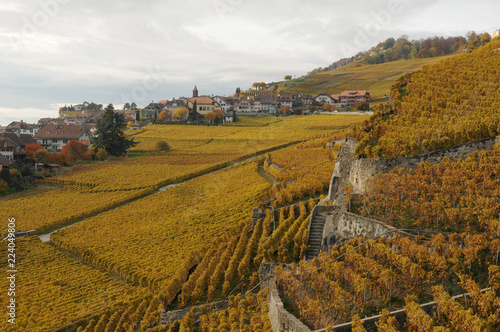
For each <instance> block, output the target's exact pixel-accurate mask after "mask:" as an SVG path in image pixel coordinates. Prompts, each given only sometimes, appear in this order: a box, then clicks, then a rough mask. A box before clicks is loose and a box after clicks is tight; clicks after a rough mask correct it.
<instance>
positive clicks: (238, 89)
mask: <svg viewBox="0 0 500 332" xmlns="http://www.w3.org/2000/svg"><path fill="white" fill-rule="evenodd" d="M240 93H241V89H240V88H239V87H237V88H236V92H235V94H237V95H238V96H239V95H240Z"/></svg>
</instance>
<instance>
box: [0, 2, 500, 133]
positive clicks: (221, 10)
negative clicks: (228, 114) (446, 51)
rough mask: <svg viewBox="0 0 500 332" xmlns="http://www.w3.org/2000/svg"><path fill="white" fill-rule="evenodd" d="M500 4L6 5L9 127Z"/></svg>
mask: <svg viewBox="0 0 500 332" xmlns="http://www.w3.org/2000/svg"><path fill="white" fill-rule="evenodd" d="M498 13H500V1H498V0H491V1H489V0H487V1H481V0H478V1H462V0H454V1H451V0H413V1H410V0H372V1H367V0H365V1H359V0H309V1H304V0H266V1H264V0H252V1H248V0H247V1H243V0H208V1H201V0H198V1H195V0H183V1H178V0H176V1H173V0H141V1H139V0H105V1H104V0H22V1H19V0H1V2H0V22H1V23H0V125H6V124H8V123H10V122H11V121H14V120H16V121H19V120H21V119H23V120H24V121H28V122H36V121H37V120H38V119H39V118H40V117H47V116H51V117H55V116H57V108H58V105H64V104H65V103H66V104H68V105H70V104H78V103H81V102H83V101H89V102H90V101H94V102H97V103H102V104H108V103H113V104H117V105H118V104H123V103H125V102H132V101H134V102H136V103H137V104H138V105H139V106H144V105H147V104H148V103H149V102H150V101H152V100H155V101H158V100H161V99H171V98H172V97H180V96H186V97H188V96H191V94H192V89H193V86H194V85H195V84H196V85H197V86H198V89H199V91H200V94H210V95H211V94H218V95H231V94H233V93H234V91H235V89H236V87H241V88H242V89H247V88H248V87H250V86H251V85H252V83H253V82H257V81H259V82H260V81H266V82H271V81H277V80H281V79H283V76H284V75H287V74H290V75H296V76H300V75H303V74H306V73H307V72H308V71H310V70H312V69H314V68H317V67H324V66H327V65H329V64H330V63H332V62H334V61H336V60H338V59H339V58H342V57H348V56H352V55H354V54H355V53H357V52H358V51H362V50H366V49H368V48H370V47H371V46H374V45H376V44H377V43H378V42H380V41H383V40H385V39H386V38H388V37H399V36H400V35H402V34H406V35H408V36H409V38H410V39H420V38H422V37H432V36H456V35H465V34H466V33H467V32H468V31H471V30H474V31H476V32H478V33H480V32H484V31H487V32H489V33H491V32H492V31H493V30H496V29H498V28H500V16H499V15H498Z"/></svg>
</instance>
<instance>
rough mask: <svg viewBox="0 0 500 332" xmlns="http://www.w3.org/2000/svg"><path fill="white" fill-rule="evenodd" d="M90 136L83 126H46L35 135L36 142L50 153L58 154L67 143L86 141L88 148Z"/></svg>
mask: <svg viewBox="0 0 500 332" xmlns="http://www.w3.org/2000/svg"><path fill="white" fill-rule="evenodd" d="M91 138H92V134H91V133H90V130H89V129H88V128H87V127H86V126H84V125H77V124H48V125H45V126H43V127H42V128H40V130H39V131H38V133H37V134H36V135H35V139H36V140H37V142H38V143H39V144H40V145H42V146H43V147H44V148H46V149H47V150H48V151H51V152H59V151H61V149H62V147H63V146H64V145H66V144H68V143H69V141H73V140H74V141H86V142H89V143H88V147H89V148H90V140H91Z"/></svg>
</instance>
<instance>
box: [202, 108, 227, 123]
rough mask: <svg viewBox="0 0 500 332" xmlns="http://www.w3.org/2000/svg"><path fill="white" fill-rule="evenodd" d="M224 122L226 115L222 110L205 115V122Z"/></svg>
mask: <svg viewBox="0 0 500 332" xmlns="http://www.w3.org/2000/svg"><path fill="white" fill-rule="evenodd" d="M223 120H224V113H223V112H222V110H221V109H216V110H214V111H213V112H209V113H207V114H205V121H207V122H214V123H222V121H223Z"/></svg>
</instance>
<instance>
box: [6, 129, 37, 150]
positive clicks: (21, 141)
mask: <svg viewBox="0 0 500 332" xmlns="http://www.w3.org/2000/svg"><path fill="white" fill-rule="evenodd" d="M1 140H2V141H4V142H6V143H7V147H10V148H15V147H18V146H19V147H21V148H24V147H25V146H26V145H28V144H33V143H36V140H35V139H33V137H31V135H28V134H20V135H19V136H17V134H11V133H5V134H2V138H1Z"/></svg>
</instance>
